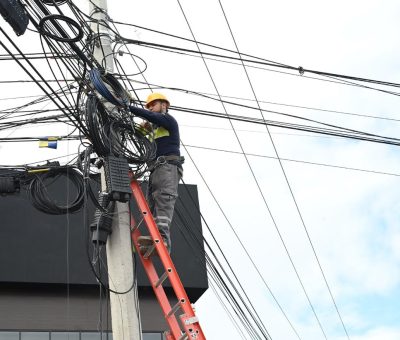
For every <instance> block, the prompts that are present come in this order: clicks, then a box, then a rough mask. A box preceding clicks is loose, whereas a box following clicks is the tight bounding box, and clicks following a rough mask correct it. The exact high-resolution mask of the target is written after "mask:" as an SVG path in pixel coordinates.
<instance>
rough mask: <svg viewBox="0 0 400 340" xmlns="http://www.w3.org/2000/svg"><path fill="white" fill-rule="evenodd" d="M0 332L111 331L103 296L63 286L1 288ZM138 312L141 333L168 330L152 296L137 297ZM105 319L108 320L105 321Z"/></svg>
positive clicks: (94, 290) (86, 288)
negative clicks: (100, 328) (100, 327)
mask: <svg viewBox="0 0 400 340" xmlns="http://www.w3.org/2000/svg"><path fill="white" fill-rule="evenodd" d="M0 301H1V303H0V330H2V331H5V330H21V331H24V330H26V331H35V330H37V331H40V330H52V331H98V328H99V320H100V311H102V318H101V320H102V322H101V326H102V328H103V330H106V329H107V327H108V329H109V330H111V316H110V313H109V314H108V317H107V314H106V310H107V309H108V307H109V306H108V304H107V301H106V299H105V296H104V294H103V296H102V300H101V301H102V304H100V294H99V290H98V289H93V287H90V286H86V287H77V286H75V287H69V288H68V289H67V287H66V286H64V287H61V286H54V285H53V286H51V287H49V286H48V285H47V286H41V287H38V286H18V285H17V286H16V285H14V286H4V285H2V286H1V289H0ZM139 305H140V313H141V321H142V329H143V331H144V332H152V331H160V332H161V331H164V330H166V329H167V325H166V322H165V319H164V317H163V315H162V313H161V309H160V306H159V305H158V303H157V301H156V300H155V299H154V297H153V296H150V295H141V296H140V302H139ZM100 306H101V307H100ZM107 318H108V319H107Z"/></svg>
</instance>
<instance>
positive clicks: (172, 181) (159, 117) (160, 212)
mask: <svg viewBox="0 0 400 340" xmlns="http://www.w3.org/2000/svg"><path fill="white" fill-rule="evenodd" d="M169 106H170V103H169V101H168V99H167V98H166V97H165V96H164V95H163V94H161V93H151V94H150V95H149V96H148V97H147V101H146V108H147V110H145V109H142V108H138V107H135V106H130V107H129V108H130V111H131V112H132V113H133V114H134V115H136V116H139V117H141V118H144V119H146V120H147V121H148V122H150V123H152V125H153V126H151V125H150V124H149V123H148V122H145V123H143V124H142V127H144V128H145V129H146V130H148V131H149V132H150V131H151V129H152V128H153V131H154V139H155V142H156V145H157V152H156V158H155V159H154V160H152V161H150V162H149V163H148V166H149V170H150V177H149V187H148V203H149V206H150V210H151V212H152V214H153V217H154V220H155V222H156V224H157V227H158V230H159V231H160V234H161V237H162V238H163V241H164V244H165V246H166V247H167V249H168V252H171V236H170V226H171V220H172V216H173V214H174V206H175V202H176V199H177V198H178V183H179V180H180V179H181V177H182V175H183V168H182V164H183V161H184V158H183V157H181V154H180V149H179V147H180V138H179V126H178V123H177V121H176V120H175V118H174V117H172V116H171V115H170V114H169V113H168V108H169ZM138 242H139V244H140V245H141V252H142V253H145V252H146V247H149V246H150V245H151V244H152V243H153V242H152V239H151V237H150V236H141V237H140V238H139V240H138Z"/></svg>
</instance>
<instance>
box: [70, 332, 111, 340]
mask: <svg viewBox="0 0 400 340" xmlns="http://www.w3.org/2000/svg"><path fill="white" fill-rule="evenodd" d="M112 338H113V337H112V333H110V332H109V333H107V332H103V334H102V337H101V339H100V333H99V332H82V333H81V340H112ZM67 340H68V339H67Z"/></svg>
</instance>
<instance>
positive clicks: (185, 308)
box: [131, 178, 206, 340]
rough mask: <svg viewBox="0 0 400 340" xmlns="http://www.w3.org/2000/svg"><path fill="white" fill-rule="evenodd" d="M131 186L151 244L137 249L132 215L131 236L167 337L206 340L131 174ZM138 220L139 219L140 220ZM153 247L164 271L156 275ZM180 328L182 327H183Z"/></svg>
mask: <svg viewBox="0 0 400 340" xmlns="http://www.w3.org/2000/svg"><path fill="white" fill-rule="evenodd" d="M131 190H132V194H133V197H134V198H135V201H136V203H137V206H138V209H139V211H140V213H141V214H142V217H143V221H144V222H145V225H146V226H147V229H148V231H149V234H150V236H151V238H152V239H153V246H151V247H150V248H149V250H148V251H147V252H146V253H145V254H143V255H142V254H141V253H140V250H139V244H138V237H140V236H141V233H140V231H139V225H136V223H135V221H134V219H133V218H132V219H131V230H132V232H131V237H132V243H133V244H134V246H135V249H136V252H137V254H138V255H139V257H140V260H141V261H142V264H143V267H144V270H145V272H146V274H147V277H148V278H149V281H150V284H151V286H152V288H153V291H154V293H155V295H156V297H157V300H158V303H159V304H160V306H161V309H162V311H163V314H164V317H165V320H166V322H167V324H168V326H169V331H167V332H166V333H165V336H166V339H167V340H186V339H187V340H189V339H196V340H205V339H206V337H205V336H204V334H203V331H202V329H201V327H200V324H199V320H198V318H197V316H196V315H195V313H194V310H193V308H192V305H191V303H190V301H189V299H188V296H187V294H186V291H185V288H184V287H183V285H182V282H181V280H180V278H179V275H178V273H177V271H176V269H175V266H174V264H173V262H172V260H171V257H170V256H169V253H168V250H167V248H166V247H165V245H164V242H161V241H162V238H161V235H160V232H159V231H158V228H157V225H156V223H155V221H154V218H153V215H152V214H151V212H150V208H149V206H148V204H147V201H146V198H145V197H144V194H143V191H142V189H141V187H140V185H139V183H138V182H137V181H136V180H135V179H133V178H131ZM139 224H140V223H139ZM153 251H157V253H158V256H159V258H160V260H161V263H162V265H163V268H164V273H163V274H162V275H161V276H159V275H158V273H157V271H156V268H155V267H154V264H153V262H152V257H151V256H149V255H148V254H150V253H151V252H153ZM167 279H169V282H170V283H171V286H172V288H173V291H174V293H175V295H176V304H175V305H173V306H171V304H170V302H169V300H168V297H167V295H166V293H165V290H164V288H163V283H164V282H165V280H167ZM179 310H181V311H182V312H183V314H181V315H179V319H180V324H181V326H180V324H179V322H178V318H177V317H176V315H175V313H177V312H178V311H179ZM182 328H183V329H182Z"/></svg>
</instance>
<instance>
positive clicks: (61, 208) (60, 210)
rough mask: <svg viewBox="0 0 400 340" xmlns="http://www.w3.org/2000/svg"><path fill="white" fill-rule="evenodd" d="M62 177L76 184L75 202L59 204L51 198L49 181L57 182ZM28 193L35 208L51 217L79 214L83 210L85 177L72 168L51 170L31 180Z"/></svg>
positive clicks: (65, 167) (34, 176) (36, 175)
mask: <svg viewBox="0 0 400 340" xmlns="http://www.w3.org/2000/svg"><path fill="white" fill-rule="evenodd" d="M60 176H65V177H67V179H69V180H70V181H71V182H72V183H73V184H74V186H75V189H76V195H75V197H74V198H73V200H72V201H71V202H67V203H65V204H58V203H57V202H56V201H55V200H54V199H52V198H51V197H50V196H49V192H48V190H47V185H48V184H49V183H50V181H49V180H55V179H56V178H57V177H60ZM68 185H69V183H68ZM28 192H29V195H30V199H31V201H32V203H33V206H34V207H35V208H36V209H38V210H40V211H42V212H44V213H46V214H51V215H63V214H68V213H74V212H77V211H79V210H80V209H81V208H82V206H83V203H84V187H83V177H82V175H81V174H80V173H79V172H78V171H76V170H75V168H74V167H72V166H64V167H58V168H51V169H50V170H48V171H46V172H43V173H37V174H35V175H33V177H32V179H31V180H30V184H29V190H28Z"/></svg>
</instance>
